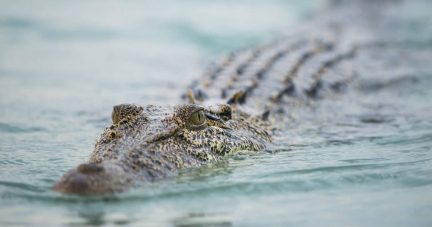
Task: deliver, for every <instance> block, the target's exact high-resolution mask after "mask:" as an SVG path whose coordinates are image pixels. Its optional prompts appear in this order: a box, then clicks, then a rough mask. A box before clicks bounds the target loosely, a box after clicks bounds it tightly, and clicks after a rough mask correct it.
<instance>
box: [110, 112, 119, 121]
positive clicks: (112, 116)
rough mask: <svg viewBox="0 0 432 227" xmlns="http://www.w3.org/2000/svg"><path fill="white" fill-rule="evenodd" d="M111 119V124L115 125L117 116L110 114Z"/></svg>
mask: <svg viewBox="0 0 432 227" xmlns="http://www.w3.org/2000/svg"><path fill="white" fill-rule="evenodd" d="M111 119H112V122H113V124H117V122H118V118H117V115H116V114H115V113H114V111H113V112H112V113H111Z"/></svg>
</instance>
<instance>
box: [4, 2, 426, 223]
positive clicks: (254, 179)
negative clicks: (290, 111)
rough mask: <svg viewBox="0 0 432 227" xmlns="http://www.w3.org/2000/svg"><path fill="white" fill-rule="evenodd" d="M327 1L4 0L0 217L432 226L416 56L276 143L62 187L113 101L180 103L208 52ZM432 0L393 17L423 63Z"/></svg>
mask: <svg viewBox="0 0 432 227" xmlns="http://www.w3.org/2000/svg"><path fill="white" fill-rule="evenodd" d="M323 5H324V3H323V1H309V2H307V3H304V2H303V3H300V1H277V0H271V1H182V2H180V1H163V2H161V1H147V2H141V1H122V2H120V1H73V2H72V1H68V2H67V1H64V2H60V1H54V0H47V1H41V0H40V1H39V0H38V1H21V0H18V1H2V2H0V6H1V7H0V97H1V99H0V226H63V225H64V226H85V225H88V226H118V225H122V226H267V225H271V226H288V225H299V226H335V225H336V226H431V225H432V215H431V214H432V89H431V87H432V63H431V64H429V65H428V64H424V63H423V64H420V63H419V64H418V65H415V66H413V68H414V69H415V71H409V72H410V73H411V74H410V75H409V76H411V77H412V78H413V80H412V81H411V80H410V81H408V82H403V83H402V82H401V83H394V84H392V85H391V86H389V87H388V88H387V89H383V90H382V91H378V92H375V93H372V94H363V95H362V96H355V97H352V96H350V95H347V96H346V97H344V98H342V100H339V101H331V100H322V101H321V102H320V103H318V104H317V106H316V109H317V111H318V112H319V113H322V115H320V116H319V117H316V118H314V119H311V120H310V121H307V122H297V121H293V122H292V125H291V130H289V131H287V132H283V133H280V134H279V135H277V136H276V138H275V140H276V142H275V145H274V146H273V147H271V148H270V150H271V151H272V152H266V151H263V152H260V153H259V154H256V155H253V154H237V155H234V156H231V157H228V158H226V159H224V160H222V161H220V162H216V163H214V164H210V165H207V166H203V167H200V168H196V169H190V170H186V171H183V172H181V173H180V174H179V175H178V176H176V177H174V178H172V179H168V180H166V181H162V182H158V183H154V184H148V185H146V186H144V187H141V188H136V189H133V190H131V191H129V192H127V193H124V194H120V195H117V196H114V197H113V196H107V197H78V196H68V195H62V194H58V193H53V192H51V190H50V189H51V186H52V185H53V183H54V182H55V181H56V180H57V179H58V178H60V177H61V176H62V174H63V173H65V172H66V171H67V170H69V169H71V168H73V167H76V166H77V165H78V164H80V163H82V162H85V161H86V159H87V158H88V157H89V155H90V153H91V151H92V148H93V146H94V141H95V140H96V138H97V137H98V136H99V135H100V133H101V132H102V131H103V128H105V127H106V126H107V125H109V124H110V123H111V119H110V116H111V110H112V106H114V105H116V104H119V103H132V102H136V103H140V104H143V105H145V104H160V105H169V104H177V103H178V102H179V101H180V98H179V96H180V93H181V92H183V91H184V90H185V88H186V87H187V86H188V85H189V84H190V83H191V81H192V80H193V79H195V78H199V77H200V75H201V72H202V71H203V69H204V68H205V65H206V64H207V63H208V62H209V61H210V60H214V59H217V58H219V57H221V56H223V55H224V54H227V53H228V52H229V51H232V50H234V49H238V48H244V47H248V46H253V45H256V44H260V43H264V42H266V41H269V40H271V39H272V38H275V37H278V35H280V34H282V33H283V32H286V31H287V30H290V29H295V28H296V26H295V25H296V24H297V23H299V22H300V21H302V20H304V19H306V18H309V17H310V16H312V15H313V14H314V12H316V11H319V10H320V9H321V8H322V7H323ZM430 9H432V4H431V3H430V2H428V1H415V4H409V5H407V6H406V8H405V9H404V10H403V11H401V12H400V18H398V19H397V20H395V21H394V22H393V23H389V26H388V35H389V36H395V38H394V43H393V45H394V47H395V48H403V49H404V50H406V49H412V50H415V51H419V53H420V54H423V55H421V56H425V57H423V58H422V57H421V56H420V55H418V56H417V57H418V58H419V59H422V60H424V61H425V62H427V61H429V62H430V61H432V58H428V57H430V56H432V52H431V50H432V39H431V37H432V27H431V24H432V16H431V15H432V13H431V10H430ZM402 12H403V13H402ZM428 59H429V60H428ZM414 63H415V62H414ZM414 63H413V64H414ZM410 64H411V63H410ZM411 77H409V78H411ZM351 100H353V101H351ZM330 107H331V108H333V111H332V110H330ZM334 110H337V111H334Z"/></svg>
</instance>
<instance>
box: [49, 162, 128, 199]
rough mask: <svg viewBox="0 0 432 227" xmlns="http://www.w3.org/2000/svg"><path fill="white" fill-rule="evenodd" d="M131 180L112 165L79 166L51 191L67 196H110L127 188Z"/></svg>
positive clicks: (118, 167)
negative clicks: (66, 194)
mask: <svg viewBox="0 0 432 227" xmlns="http://www.w3.org/2000/svg"><path fill="white" fill-rule="evenodd" d="M130 181H131V179H130V178H129V175H128V174H126V173H125V172H124V170H123V169H122V168H121V167H120V166H118V165H116V164H113V163H106V164H104V165H102V164H95V163H89V164H81V165H79V166H78V167H77V168H76V169H72V170H69V172H67V173H66V174H65V175H64V176H63V177H62V178H61V179H60V180H59V181H57V182H56V183H55V184H54V186H53V188H52V190H53V191H57V192H62V193H68V194H78V195H96V194H112V193H116V192H121V191H124V190H125V189H127V188H128V186H129V183H130Z"/></svg>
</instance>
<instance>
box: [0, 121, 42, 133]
mask: <svg viewBox="0 0 432 227" xmlns="http://www.w3.org/2000/svg"><path fill="white" fill-rule="evenodd" d="M1 132H4V133H30V132H48V129H46V128H43V127H25V126H21V125H16V124H8V123H0V133H1Z"/></svg>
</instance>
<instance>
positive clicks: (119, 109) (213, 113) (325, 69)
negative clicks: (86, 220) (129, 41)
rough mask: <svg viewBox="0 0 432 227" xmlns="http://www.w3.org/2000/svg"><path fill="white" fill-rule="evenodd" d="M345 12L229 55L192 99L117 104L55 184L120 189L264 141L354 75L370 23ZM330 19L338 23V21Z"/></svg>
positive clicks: (89, 190) (79, 189)
mask: <svg viewBox="0 0 432 227" xmlns="http://www.w3.org/2000/svg"><path fill="white" fill-rule="evenodd" d="M354 8H355V7H354ZM351 9H352V8H351ZM355 9H356V8H355ZM341 12H351V11H350V10H340V11H337V13H334V12H331V13H330V17H329V18H330V20H329V21H328V22H327V24H329V27H330V28H322V26H321V25H320V24H319V23H318V24H317V25H316V27H313V28H312V29H310V30H309V31H313V32H315V33H316V31H322V32H320V33H319V34H318V35H314V34H311V33H313V32H308V31H307V32H306V33H305V34H307V35H302V34H300V35H295V36H293V37H291V38H287V39H283V40H278V41H276V42H273V43H271V44H269V45H266V46H262V47H258V48H255V49H252V50H246V51H241V52H237V53H233V54H231V55H229V56H228V57H227V58H226V59H225V60H224V61H222V62H221V63H220V64H218V65H216V66H215V67H214V68H213V69H211V70H209V71H208V72H206V74H205V75H204V77H203V79H202V80H200V81H198V82H196V83H194V84H193V86H191V89H190V90H189V93H188V94H186V95H184V98H185V99H188V100H189V104H186V105H180V106H177V107H162V106H140V105H137V104H122V105H118V106H115V107H114V110H113V113H112V120H113V124H112V125H111V126H109V127H107V128H105V130H104V132H103V133H102V135H101V136H100V137H99V138H98V139H97V140H96V144H95V149H94V151H93V155H92V156H91V158H90V159H89V161H88V163H87V164H82V165H80V166H78V167H77V168H76V169H73V170H70V171H69V172H67V173H66V174H65V175H64V176H63V177H62V178H61V179H60V180H59V181H57V182H56V183H55V184H54V186H53V190H54V191H59V192H63V193H74V194H81V195H99V194H107V193H116V192H122V191H125V190H127V189H128V188H130V187H131V186H135V185H137V184H141V183H143V182H153V181H156V180H159V179H163V178H167V177H169V176H172V175H173V174H175V173H176V172H178V171H179V170H181V169H185V168H190V167H195V166H199V165H203V164H206V163H208V162H212V161H215V160H219V159H221V158H222V157H224V156H226V155H227V154H231V153H233V152H234V151H237V150H250V151H258V150H262V149H265V148H266V147H267V146H268V144H269V143H271V142H272V136H271V133H272V132H274V131H277V130H276V129H277V128H279V127H281V126H283V123H284V122H286V121H287V119H289V116H290V115H291V114H292V113H293V111H294V110H296V109H298V108H299V107H301V106H307V105H308V103H310V101H311V100H314V99H319V98H323V97H330V98H331V97H334V96H337V95H338V94H340V93H341V92H343V91H345V90H347V88H348V86H350V84H352V81H353V80H354V79H355V78H356V74H357V73H356V70H355V67H354V66H355V65H356V56H357V53H358V52H359V51H362V48H361V47H362V44H364V43H365V40H364V39H358V38H359V36H358V35H357V31H358V30H361V31H362V32H363V33H362V35H363V36H364V37H368V35H367V34H365V33H364V31H366V30H365V29H364V28H363V27H362V26H363V25H364V24H368V23H366V22H365V23H360V21H362V20H360V19H358V20H351V22H350V23H354V24H352V25H351V24H349V26H347V25H345V24H344V21H340V20H339V19H338V18H339V17H340V18H350V17H351V15H350V14H349V13H348V15H343V14H341ZM362 12H363V11H361V12H360V16H362V18H363V19H364V18H365V16H364V15H363V14H362ZM356 15H357V14H355V13H354V16H352V17H351V18H354V17H355V16H356ZM334 17H335V18H334ZM324 18H325V17H324ZM332 19H334V20H336V21H337V22H338V23H339V22H340V23H341V24H340V26H339V27H337V26H336V27H337V28H336V29H334V28H332V27H335V26H334V25H335V23H334V21H332ZM344 28H350V29H347V31H345V30H343V29H344ZM350 31H354V33H353V32H350ZM344 32H345V33H344ZM344 34H346V35H344ZM353 34H354V35H353ZM359 44H360V45H359ZM360 63H361V62H360ZM221 103H226V104H222V105H220V104H221ZM200 111H202V112H200ZM307 112H308V111H303V113H307ZM200 114H201V115H200ZM198 115H199V116H198ZM197 122H198V123H197Z"/></svg>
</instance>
